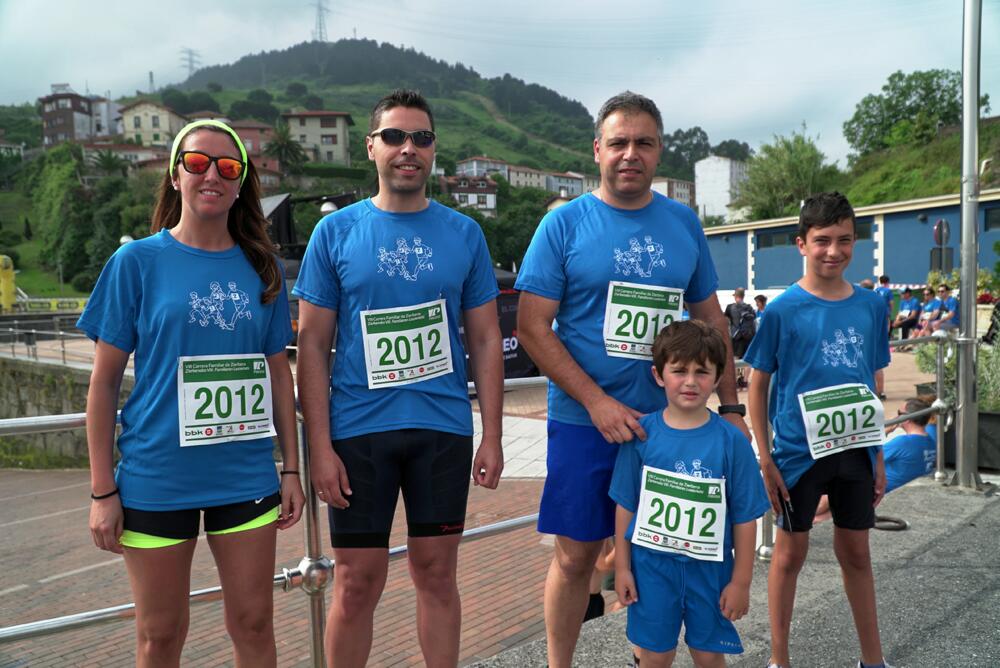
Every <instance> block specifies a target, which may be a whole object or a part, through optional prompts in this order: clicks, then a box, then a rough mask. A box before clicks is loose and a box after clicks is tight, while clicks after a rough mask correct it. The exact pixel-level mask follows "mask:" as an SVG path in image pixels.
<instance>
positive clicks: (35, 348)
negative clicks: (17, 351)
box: [24, 329, 38, 362]
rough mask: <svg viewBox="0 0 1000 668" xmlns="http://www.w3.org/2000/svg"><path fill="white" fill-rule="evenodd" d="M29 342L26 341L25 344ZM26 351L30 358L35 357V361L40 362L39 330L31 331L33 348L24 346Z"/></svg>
mask: <svg viewBox="0 0 1000 668" xmlns="http://www.w3.org/2000/svg"><path fill="white" fill-rule="evenodd" d="M27 343H28V342H27V341H26V342H25V344H27ZM24 349H25V351H27V354H28V357H34V358H35V361H36V362H37V361H38V330H37V329H33V330H31V347H30V348H29V347H28V346H27V345H25V346H24Z"/></svg>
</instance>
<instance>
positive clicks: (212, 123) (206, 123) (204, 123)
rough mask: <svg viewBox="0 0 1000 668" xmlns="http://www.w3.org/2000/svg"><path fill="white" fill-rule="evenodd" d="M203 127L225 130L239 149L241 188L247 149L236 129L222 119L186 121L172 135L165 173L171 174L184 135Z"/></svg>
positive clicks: (244, 176)
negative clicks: (241, 167) (172, 139)
mask: <svg viewBox="0 0 1000 668" xmlns="http://www.w3.org/2000/svg"><path fill="white" fill-rule="evenodd" d="M203 127H212V128H218V129H219V130H222V131H223V132H227V133H229V136H230V137H232V138H233V141H234V142H236V148H238V149H240V158H241V159H242V160H243V173H242V174H240V187H241V188H242V187H243V182H244V181H245V180H246V178H247V165H248V164H249V161H248V160H247V150H246V148H244V147H243V141H242V140H241V139H240V136H239V135H238V134H236V130H233V129H232V128H231V127H229V126H228V125H226V124H225V123H223V122H222V121H216V120H207V119H206V120H201V121H194V122H193V123H188V124H187V125H185V126H184V127H183V128H181V131H180V132H178V133H177V136H176V137H174V145H173V148H171V149H170V164H169V165H167V175H168V176H172V175H173V173H174V165H176V164H177V151H178V150H180V147H181V142H182V141H183V140H184V137H186V136H187V135H188V134H189V133H190V132H191V131H192V130H196V129H198V128H203Z"/></svg>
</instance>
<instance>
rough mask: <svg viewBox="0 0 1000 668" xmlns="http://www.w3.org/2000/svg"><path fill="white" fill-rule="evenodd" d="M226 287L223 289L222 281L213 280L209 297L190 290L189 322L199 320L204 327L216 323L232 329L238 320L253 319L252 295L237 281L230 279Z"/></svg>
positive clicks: (227, 329) (209, 287)
mask: <svg viewBox="0 0 1000 668" xmlns="http://www.w3.org/2000/svg"><path fill="white" fill-rule="evenodd" d="M226 287H227V288H228V289H227V290H223V289H222V284H221V283H219V282H218V281H212V282H211V283H210V284H209V286H208V289H209V295H208V296H207V297H200V296H198V293H197V292H195V291H193V290H192V291H191V292H189V293H188V296H189V297H190V301H188V305H189V306H191V312H190V313H188V323H192V322H197V323H198V324H199V325H201V326H202V327H207V326H208V324H209V323H214V324H215V325H216V326H218V328H219V329H223V330H226V331H231V330H234V329H236V322H237V321H238V320H240V319H241V318H246V319H247V320H252V319H253V313H252V312H251V311H250V295H248V294H247V293H246V292H245V291H244V290H240V289H239V288H238V287H237V286H236V281H229V282H228V283H227V284H226Z"/></svg>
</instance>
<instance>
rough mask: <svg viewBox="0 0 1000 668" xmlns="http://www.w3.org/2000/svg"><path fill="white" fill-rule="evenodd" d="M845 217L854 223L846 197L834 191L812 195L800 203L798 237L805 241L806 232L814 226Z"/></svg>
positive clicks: (852, 213) (837, 220) (831, 223)
mask: <svg viewBox="0 0 1000 668" xmlns="http://www.w3.org/2000/svg"><path fill="white" fill-rule="evenodd" d="M845 218H849V219H850V221H851V226H852V227H854V226H855V225H856V222H857V221H856V220H855V218H854V208H853V207H852V206H851V203H850V202H849V201H847V198H846V197H844V196H843V195H841V194H840V193H839V192H836V191H834V192H831V193H819V194H818V195H813V196H812V197H810V198H809V199H807V200H806V201H805V202H804V203H803V204H802V209H801V211H799V230H798V235H799V238H800V239H802V240H803V241H805V239H806V234H807V233H808V232H809V230H811V229H813V228H814V227H829V226H830V225H836V224H837V223H839V222H840V221H842V220H844V219H845ZM855 233H857V230H856V229H855Z"/></svg>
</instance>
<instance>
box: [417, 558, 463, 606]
mask: <svg viewBox="0 0 1000 668" xmlns="http://www.w3.org/2000/svg"><path fill="white" fill-rule="evenodd" d="M410 576H411V577H412V578H413V585H414V586H415V587H416V588H417V589H418V590H419V591H420V592H421V593H424V594H430V595H432V596H435V597H436V598H440V599H449V598H451V596H452V595H453V594H454V593H455V592H456V591H457V590H458V583H457V580H456V575H455V568H454V566H453V565H452V562H451V560H449V559H419V560H411V561H410Z"/></svg>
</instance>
